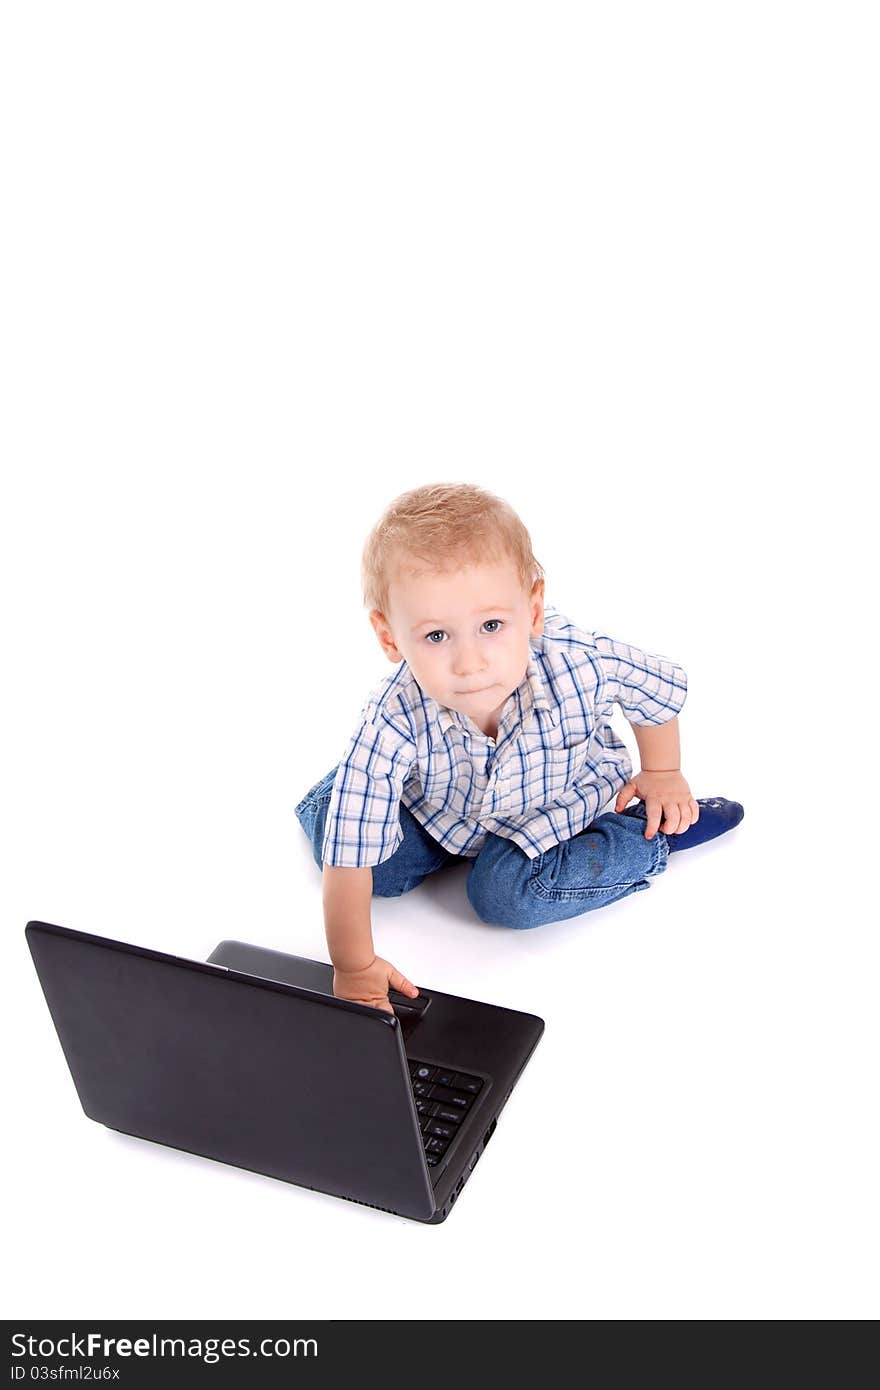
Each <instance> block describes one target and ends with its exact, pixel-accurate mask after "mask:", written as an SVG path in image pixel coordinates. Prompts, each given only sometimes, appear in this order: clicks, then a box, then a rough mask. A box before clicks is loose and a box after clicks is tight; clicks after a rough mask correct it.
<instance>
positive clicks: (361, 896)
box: [323, 864, 419, 1013]
mask: <svg viewBox="0 0 880 1390" xmlns="http://www.w3.org/2000/svg"><path fill="white" fill-rule="evenodd" d="M372 896H373V870H372V869H371V868H370V867H369V866H368V867H366V868H362V869H344V868H339V867H337V866H335V865H331V864H325V865H324V869H323V898H324V929H325V931H326V933H327V948H328V950H329V952H330V959H331V960H332V962H333V993H334V994H335V995H336V996H337V998H340V999H354V1000H355V1001H356V1002H357V1003H358V1004H371V1005H372V1006H373V1008H376V1009H384V1010H385V1011H386V1012H387V1013H393V1010H392V1008H391V1004H390V1002H389V999H388V990H389V988H390V989H396V990H399V991H400V992H401V993H402V994H408V995H410V996H411V997H412V998H415V996H416V995H417V994H418V992H419V991H418V990H417V989H416V987H415V985H414V984H411V983H410V981H409V980H407V979H406V978H405V976H403V975H401V973H400V971H399V970H396V969H395V968H394V966H393V965H391V964H390V963H389V962H388V961H387V960H382V958H381V957H380V956H377V955H376V953H375V951H374V950H373V931H372V923H371V920H370V900H371V898H372Z"/></svg>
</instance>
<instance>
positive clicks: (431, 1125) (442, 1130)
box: [424, 1118, 455, 1139]
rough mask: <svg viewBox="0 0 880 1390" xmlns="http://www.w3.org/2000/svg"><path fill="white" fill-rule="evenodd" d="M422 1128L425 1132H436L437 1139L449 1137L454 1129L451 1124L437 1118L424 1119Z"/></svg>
mask: <svg viewBox="0 0 880 1390" xmlns="http://www.w3.org/2000/svg"><path fill="white" fill-rule="evenodd" d="M424 1130H425V1133H426V1134H436V1136H437V1138H438V1139H451V1138H452V1136H453V1135H454V1134H455V1129H454V1127H453V1126H452V1125H444V1124H441V1123H440V1122H439V1121H438V1120H432V1119H430V1118H427V1119H426V1120H425V1125H424Z"/></svg>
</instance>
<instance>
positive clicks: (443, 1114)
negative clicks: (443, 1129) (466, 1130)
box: [425, 1101, 464, 1125]
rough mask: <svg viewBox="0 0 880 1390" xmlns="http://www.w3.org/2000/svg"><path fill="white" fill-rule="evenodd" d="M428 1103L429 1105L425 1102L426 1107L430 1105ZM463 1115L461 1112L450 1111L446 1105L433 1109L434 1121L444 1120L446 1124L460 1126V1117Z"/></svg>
mask: <svg viewBox="0 0 880 1390" xmlns="http://www.w3.org/2000/svg"><path fill="white" fill-rule="evenodd" d="M430 1103H431V1102H430V1101H427V1102H425V1104H428V1105H430ZM463 1114H464V1111H462V1110H453V1109H452V1108H451V1107H450V1106H448V1105H437V1106H435V1107H434V1118H435V1119H437V1120H446V1121H448V1123H450V1124H453V1125H458V1124H461V1117H462V1115H463Z"/></svg>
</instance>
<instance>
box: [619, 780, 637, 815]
mask: <svg viewBox="0 0 880 1390" xmlns="http://www.w3.org/2000/svg"><path fill="white" fill-rule="evenodd" d="M635 794H636V789H635V787H634V786H633V784H632V782H627V784H626V786H625V787H621V789H620V791H619V792H618V793H617V800H616V801H615V803H614V809H615V811H622V810H623V808H624V806H628V805H629V803H630V802H631V801H632V799H633V797H634V796H635Z"/></svg>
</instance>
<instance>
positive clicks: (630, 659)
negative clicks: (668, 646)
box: [593, 633, 687, 724]
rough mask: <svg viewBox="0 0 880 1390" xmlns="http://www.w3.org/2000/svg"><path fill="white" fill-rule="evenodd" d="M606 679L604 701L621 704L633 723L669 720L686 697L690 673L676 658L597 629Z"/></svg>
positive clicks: (597, 641)
mask: <svg viewBox="0 0 880 1390" xmlns="http://www.w3.org/2000/svg"><path fill="white" fill-rule="evenodd" d="M593 638H594V641H595V643H596V650H597V652H598V654H599V661H600V665H601V669H602V674H603V676H604V680H605V690H604V704H605V705H606V707H610V706H611V705H615V704H616V705H619V706H620V708H621V709H622V710H623V713H624V715H625V716H626V718H627V719H628V720H629V722H630V723H631V724H666V723H668V722H669V720H670V719H674V718H675V716H676V715H677V714H678V712H679V710H680V709H681V708H682V706H683V704H684V702H685V700H686V699H687V675H686V673H685V671H684V670H683V668H682V667H681V666H679V665H678V664H677V663H676V662H674V661H670V660H669V659H668V658H667V657H665V656H658V655H656V654H655V653H654V652H645V651H642V649H641V648H640V647H633V646H631V645H630V644H629V643H628V642H620V641H618V640H617V639H616V638H614V637H609V636H607V634H605V633H594V634H593Z"/></svg>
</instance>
